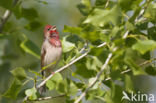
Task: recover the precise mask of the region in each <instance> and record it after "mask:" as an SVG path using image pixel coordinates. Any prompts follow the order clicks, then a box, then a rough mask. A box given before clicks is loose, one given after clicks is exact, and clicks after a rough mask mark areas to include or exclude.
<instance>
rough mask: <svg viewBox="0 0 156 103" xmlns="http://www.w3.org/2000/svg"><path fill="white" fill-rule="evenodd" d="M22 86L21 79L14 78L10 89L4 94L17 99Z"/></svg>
mask: <svg viewBox="0 0 156 103" xmlns="http://www.w3.org/2000/svg"><path fill="white" fill-rule="evenodd" d="M21 87H22V83H21V81H19V80H18V79H17V78H15V79H14V81H13V82H12V84H11V86H10V87H9V89H8V90H7V91H6V92H5V93H4V94H3V96H5V97H8V98H12V99H16V97H17V95H18V94H19V92H20V90H21Z"/></svg>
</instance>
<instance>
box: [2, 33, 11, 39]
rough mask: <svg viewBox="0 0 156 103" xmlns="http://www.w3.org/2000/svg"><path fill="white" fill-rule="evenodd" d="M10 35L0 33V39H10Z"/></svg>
mask: <svg viewBox="0 0 156 103" xmlns="http://www.w3.org/2000/svg"><path fill="white" fill-rule="evenodd" d="M8 37H9V35H6V34H0V39H8Z"/></svg>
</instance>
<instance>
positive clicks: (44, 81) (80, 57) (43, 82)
mask: <svg viewBox="0 0 156 103" xmlns="http://www.w3.org/2000/svg"><path fill="white" fill-rule="evenodd" d="M105 45H106V43H105V42H104V43H102V44H100V45H99V46H97V48H100V47H102V46H105ZM85 48H86V45H85V47H84V48H82V49H81V50H80V53H82V52H83V51H84V50H85ZM88 53H89V50H88V51H87V52H85V53H84V54H82V55H81V56H79V57H77V58H76V59H74V60H73V61H71V62H70V63H69V64H67V65H65V66H63V67H61V68H60V69H58V70H56V71H55V72H54V73H53V74H51V75H49V76H48V77H47V78H46V79H44V80H43V81H42V82H41V83H40V84H38V85H37V87H36V88H37V89H39V88H41V87H42V86H43V85H44V84H45V83H46V82H47V81H48V80H49V79H50V78H51V77H53V75H54V74H55V73H59V72H61V71H63V70H64V69H66V68H67V67H69V66H71V65H72V64H74V63H75V62H77V61H79V60H80V59H82V58H83V57H85V56H87V55H88ZM48 98H49V97H48ZM27 99H28V97H27V96H26V97H25V98H24V100H23V101H26V100H27Z"/></svg>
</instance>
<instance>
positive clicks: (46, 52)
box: [41, 25, 62, 91]
mask: <svg viewBox="0 0 156 103" xmlns="http://www.w3.org/2000/svg"><path fill="white" fill-rule="evenodd" d="M61 55H62V45H61V41H60V38H59V33H58V31H57V29H56V26H52V25H46V26H45V28H44V41H43V44H42V49H41V68H43V67H46V66H49V67H48V68H46V69H45V70H43V71H42V75H43V77H45V78H46V77H47V76H49V75H50V74H51V73H52V72H54V68H55V66H56V64H57V63H58V62H59V60H60V58H61ZM41 89H42V90H41V91H44V90H43V88H41Z"/></svg>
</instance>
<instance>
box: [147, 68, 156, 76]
mask: <svg viewBox="0 0 156 103" xmlns="http://www.w3.org/2000/svg"><path fill="white" fill-rule="evenodd" d="M145 71H146V73H148V74H149V75H152V76H156V67H152V66H148V67H146V68H145Z"/></svg>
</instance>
